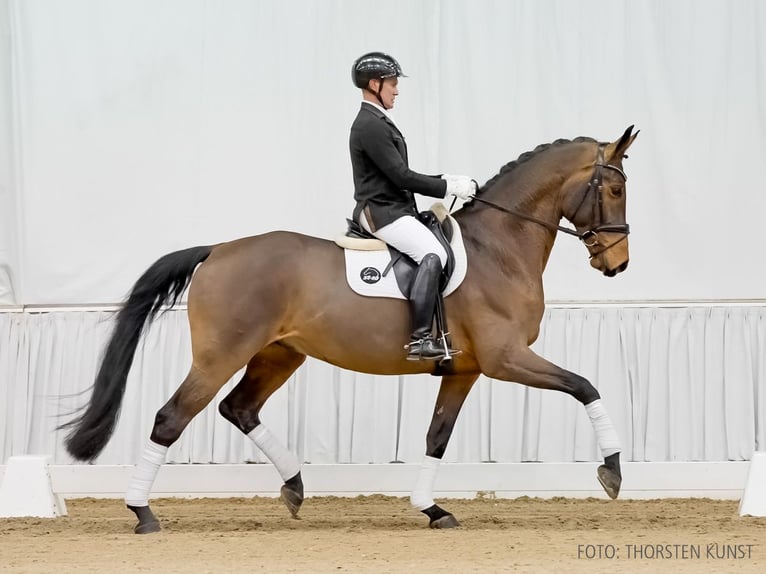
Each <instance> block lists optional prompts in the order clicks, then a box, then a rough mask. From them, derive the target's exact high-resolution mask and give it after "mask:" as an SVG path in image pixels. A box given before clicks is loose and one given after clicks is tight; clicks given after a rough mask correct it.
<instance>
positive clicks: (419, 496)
mask: <svg viewBox="0 0 766 574" xmlns="http://www.w3.org/2000/svg"><path fill="white" fill-rule="evenodd" d="M440 463H441V459H438V458H434V457H432V456H425V457H423V463H422V464H421V465H420V473H419V474H418V481H417V482H416V483H415V490H413V491H412V495H410V504H411V505H412V506H414V507H415V508H417V509H418V510H425V509H426V508H430V507H431V506H433V505H434V499H433V496H434V483H435V482H436V471H438V470H439V464H440Z"/></svg>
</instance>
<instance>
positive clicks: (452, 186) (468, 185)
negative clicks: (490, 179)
mask: <svg viewBox="0 0 766 574" xmlns="http://www.w3.org/2000/svg"><path fill="white" fill-rule="evenodd" d="M442 179H443V180H444V181H446V182H447V195H454V196H455V197H459V198H460V199H464V200H465V199H468V198H469V197H471V196H472V195H473V194H474V193H476V182H475V181H474V180H472V179H471V178H470V177H468V176H467V175H448V174H446V173H445V174H444V175H443V176H442Z"/></svg>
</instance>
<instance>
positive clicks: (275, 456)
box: [247, 424, 301, 480]
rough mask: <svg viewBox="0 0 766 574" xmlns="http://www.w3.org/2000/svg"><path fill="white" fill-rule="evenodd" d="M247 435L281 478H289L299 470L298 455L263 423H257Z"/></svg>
mask: <svg viewBox="0 0 766 574" xmlns="http://www.w3.org/2000/svg"><path fill="white" fill-rule="evenodd" d="M247 436H248V437H250V440H252V441H253V442H254V443H255V446H257V447H258V448H259V449H261V451H263V454H265V455H266V458H268V459H269V460H270V461H271V462H272V463H273V464H274V467H275V468H276V469H277V472H279V476H281V477H282V480H289V479H291V478H292V477H294V476H295V475H296V474H298V473H299V472H300V471H301V464H300V463H299V462H298V457H296V456H295V455H294V454H293V453H291V452H290V451H289V450H287V449H286V448H285V447H283V446H282V445H281V444H280V443H279V441H278V440H277V438H276V437H275V436H274V435H273V434H271V432H270V431H269V429H267V428H266V427H265V426H264V425H262V424H260V425H258V426H257V427H255V428H254V429H253V430H251V431H250V432H249V433H248V435H247Z"/></svg>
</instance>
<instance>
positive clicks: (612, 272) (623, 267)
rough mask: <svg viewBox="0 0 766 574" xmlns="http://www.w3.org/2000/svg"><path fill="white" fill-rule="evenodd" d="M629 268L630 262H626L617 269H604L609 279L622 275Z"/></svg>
mask: <svg viewBox="0 0 766 574" xmlns="http://www.w3.org/2000/svg"><path fill="white" fill-rule="evenodd" d="M627 268H628V262H627V261H626V262H625V263H623V264H622V265H620V266H618V267H617V268H616V269H604V275H606V276H607V277H614V276H615V275H617V274H618V273H622V272H623V271H625V270H626V269H627Z"/></svg>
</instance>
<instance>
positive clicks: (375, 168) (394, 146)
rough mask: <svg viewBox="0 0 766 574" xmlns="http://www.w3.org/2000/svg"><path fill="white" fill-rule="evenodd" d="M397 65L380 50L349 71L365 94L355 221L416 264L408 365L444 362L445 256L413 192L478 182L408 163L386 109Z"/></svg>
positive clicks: (355, 141)
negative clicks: (436, 322) (439, 334)
mask: <svg viewBox="0 0 766 574" xmlns="http://www.w3.org/2000/svg"><path fill="white" fill-rule="evenodd" d="M400 77H406V76H405V75H404V74H403V73H402V68H401V67H400V66H399V63H398V62H397V61H396V60H395V59H394V58H392V57H391V56H389V55H388V54H384V53H382V52H370V53H368V54H364V55H363V56H361V57H359V58H358V59H357V60H356V61H355V62H354V64H353V66H352V68H351V78H352V79H353V81H354V85H355V86H356V87H357V88H360V89H361V90H362V106H361V109H360V110H359V114H358V115H357V116H356V119H355V120H354V123H353V125H352V126H351V136H350V138H349V147H350V151H351V166H352V169H353V174H354V199H355V200H356V208H355V209H354V214H353V218H354V221H356V222H357V223H359V224H360V225H361V226H362V227H363V228H364V229H366V230H367V231H369V232H370V233H372V234H373V235H374V236H375V237H377V238H378V239H381V240H383V241H385V242H386V243H387V244H389V245H391V246H392V247H394V248H396V249H398V250H399V251H401V252H402V253H404V254H406V255H408V256H409V257H411V258H412V259H413V260H415V262H416V263H417V264H418V269H417V272H416V274H415V279H414V280H413V282H412V287H411V289H410V294H409V300H410V311H411V315H412V335H411V337H410V343H409V344H408V345H406V346H405V348H406V349H407V350H408V354H407V359H408V360H420V359H440V358H442V357H444V350H443V349H442V348H441V346H440V345H437V343H436V342H435V341H434V338H433V335H432V326H433V315H434V310H435V307H436V298H437V296H438V290H439V277H440V275H441V272H442V269H443V267H444V265H445V264H446V262H447V253H446V251H445V250H444V247H442V245H441V244H440V243H439V241H438V240H437V239H436V237H435V236H434V235H433V233H431V232H430V231H429V230H428V228H427V227H426V226H425V225H423V224H422V223H421V222H420V221H419V220H418V219H417V218H416V215H417V205H416V203H415V197H414V195H413V193H419V194H421V195H427V196H429V197H436V198H440V199H442V198H444V197H446V196H447V195H455V196H457V197H459V198H461V199H468V198H469V197H470V196H471V194H473V193H474V192H475V191H476V183H475V182H474V181H473V180H472V179H471V178H469V177H467V176H454V175H442V176H437V175H423V174H420V173H417V172H414V171H412V170H411V169H410V168H409V166H408V163H407V145H406V143H405V141H404V136H403V135H402V133H401V131H399V128H398V127H397V126H396V124H394V122H393V120H392V119H391V118H390V117H389V115H388V113H387V110H390V109H391V108H393V107H394V99H395V98H396V96H398V95H399V89H398V84H399V78H400Z"/></svg>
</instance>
